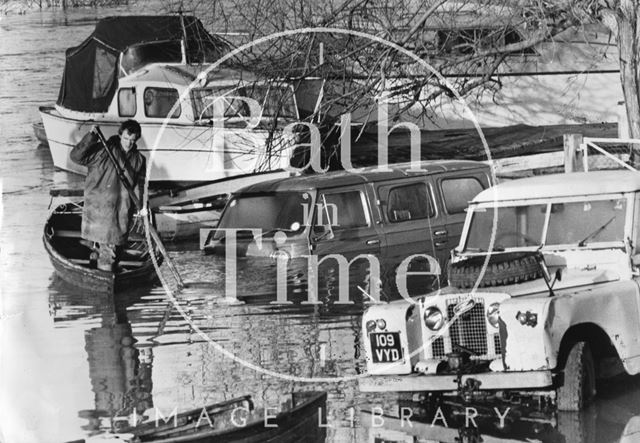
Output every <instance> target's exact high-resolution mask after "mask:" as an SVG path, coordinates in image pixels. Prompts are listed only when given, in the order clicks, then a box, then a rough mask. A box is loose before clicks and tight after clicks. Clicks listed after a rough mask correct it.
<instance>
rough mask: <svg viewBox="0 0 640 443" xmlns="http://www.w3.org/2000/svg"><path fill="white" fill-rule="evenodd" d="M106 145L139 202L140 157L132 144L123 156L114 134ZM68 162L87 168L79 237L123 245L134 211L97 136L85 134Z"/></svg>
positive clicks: (141, 181) (143, 166)
mask: <svg viewBox="0 0 640 443" xmlns="http://www.w3.org/2000/svg"><path fill="white" fill-rule="evenodd" d="M107 144H108V145H109V148H110V149H111V152H113V153H114V155H115V157H116V159H117V160H118V163H119V164H120V166H121V167H122V168H123V169H124V170H125V171H126V173H125V175H126V176H127V178H128V180H129V183H132V184H133V186H134V192H136V195H137V196H138V198H140V201H142V189H143V186H144V178H145V173H146V162H145V158H144V156H143V155H142V154H141V153H140V152H139V151H138V149H137V146H136V145H134V146H133V147H132V148H131V150H129V152H128V153H126V154H125V152H124V150H123V149H122V148H121V147H120V136H118V135H114V136H113V137H111V138H110V139H109V140H108V141H107ZM71 160H73V161H74V162H76V163H78V164H80V165H85V166H87V168H88V173H87V178H86V180H85V186H84V210H83V212H82V238H84V239H87V240H90V241H95V242H98V243H107V244H113V245H122V244H124V243H125V242H126V241H127V232H128V231H129V225H130V223H131V219H132V216H133V213H134V209H135V208H134V207H133V202H132V201H131V198H130V197H129V194H128V192H127V190H126V188H125V187H124V185H123V184H122V182H121V180H120V178H119V177H118V173H117V172H116V169H115V167H114V166H113V163H112V162H111V159H110V158H109V155H108V154H107V152H106V151H105V150H104V147H103V146H102V144H101V143H100V142H99V139H98V136H97V135H95V134H93V133H92V132H89V133H87V134H86V135H85V136H84V137H83V138H82V140H80V142H79V143H78V144H77V145H76V146H75V147H74V148H73V149H72V150H71Z"/></svg>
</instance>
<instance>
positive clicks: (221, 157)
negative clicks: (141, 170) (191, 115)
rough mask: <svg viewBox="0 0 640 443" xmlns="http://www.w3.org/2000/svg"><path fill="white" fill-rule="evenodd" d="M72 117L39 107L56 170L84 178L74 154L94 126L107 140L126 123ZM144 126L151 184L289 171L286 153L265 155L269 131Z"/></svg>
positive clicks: (103, 116)
mask: <svg viewBox="0 0 640 443" xmlns="http://www.w3.org/2000/svg"><path fill="white" fill-rule="evenodd" d="M74 114H78V115H74V116H73V117H71V116H68V115H62V114H61V113H60V112H59V110H57V109H56V108H54V107H49V106H42V107H40V116H41V118H42V122H43V124H44V128H45V131H46V137H47V141H48V144H49V149H50V150H51V157H52V158H53V164H54V166H56V167H58V168H60V169H63V170H65V171H70V172H75V173H78V174H82V175H86V173H87V169H86V167H84V166H81V165H78V164H76V163H75V162H73V161H72V160H71V158H70V156H69V154H70V153H71V150H72V149H73V147H74V146H75V145H76V144H77V143H78V142H79V141H80V140H81V139H82V137H83V136H84V135H85V134H86V133H87V132H89V130H90V129H91V127H92V126H93V125H99V126H100V129H101V130H102V132H103V133H104V135H105V137H107V138H108V137H110V136H112V135H115V134H117V133H118V128H119V126H120V123H121V121H122V119H118V120H115V119H113V118H109V116H108V115H107V114H100V115H95V114H91V115H82V113H74ZM157 120H160V119H157ZM140 125H141V127H142V137H141V139H140V140H139V141H138V150H139V151H140V152H141V153H142V154H143V155H144V156H145V157H146V158H147V162H148V164H149V165H150V176H149V180H150V181H171V182H175V181H181V182H191V181H198V182H200V181H213V180H222V179H226V178H230V177H235V176H239V175H244V174H251V173H254V172H258V171H271V170H278V169H283V168H284V167H286V166H287V165H288V159H289V152H288V151H289V150H288V149H283V148H277V149H273V150H271V152H270V153H269V155H267V153H266V149H265V148H264V147H265V146H266V145H267V139H268V137H269V131H267V130H261V129H246V128H244V127H240V128H217V127H213V126H211V125H195V124H194V125H189V124H173V123H167V124H164V122H163V121H162V120H160V121H158V122H145V121H140ZM277 140H278V141H277V142H276V144H277V145H278V146H285V145H286V142H285V141H284V139H282V138H278V139H277Z"/></svg>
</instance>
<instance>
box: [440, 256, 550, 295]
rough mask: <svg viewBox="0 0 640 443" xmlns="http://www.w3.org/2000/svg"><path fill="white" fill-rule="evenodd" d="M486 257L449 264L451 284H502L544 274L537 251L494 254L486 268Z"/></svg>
mask: <svg viewBox="0 0 640 443" xmlns="http://www.w3.org/2000/svg"><path fill="white" fill-rule="evenodd" d="M485 259H486V257H484V256H481V257H473V258H471V259H467V260H464V261H462V262H459V263H452V264H451V265H450V266H449V269H448V274H449V284H450V285H451V286H455V287H457V288H472V287H473V286H474V285H475V284H476V282H478V280H479V279H480V277H481V276H482V279H481V280H480V282H479V283H478V286H479V287H487V286H501V285H509V284H513V283H520V282H524V281H528V280H534V279H536V278H540V277H541V276H542V274H541V271H540V265H538V262H537V259H536V257H535V253H526V252H521V253H511V254H500V255H492V256H491V257H490V258H489V263H488V264H487V267H486V269H484V273H483V272H482V271H483V268H484V262H485Z"/></svg>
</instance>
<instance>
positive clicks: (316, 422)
mask: <svg viewBox="0 0 640 443" xmlns="http://www.w3.org/2000/svg"><path fill="white" fill-rule="evenodd" d="M326 402H327V393H326V392H300V393H294V394H292V397H291V398H290V399H289V400H288V401H287V402H286V403H285V404H284V405H282V407H281V409H280V411H278V409H277V408H275V407H273V408H272V407H268V408H265V409H254V406H253V401H252V400H251V396H249V395H247V396H244V397H239V398H235V399H232V400H228V401H225V402H222V403H216V404H213V405H209V406H206V407H202V408H197V409H192V410H190V411H187V412H183V413H181V414H177V415H175V416H171V417H169V418H167V419H164V418H163V419H162V420H157V419H156V420H154V419H150V420H149V421H147V422H145V423H142V424H140V425H138V426H133V427H124V428H122V429H119V430H118V432H117V433H106V434H97V435H95V436H92V437H89V438H88V439H86V440H78V441H74V442H71V443H97V442H101V443H111V442H119V443H134V442H135V443H138V442H155V443H177V442H190V443H196V442H197V443H205V442H227V443H240V442H242V443H268V442H271V443H276V442H278V443H296V442H306V443H320V442H324V441H325V439H326V429H327V425H326V424H323V421H325V420H326Z"/></svg>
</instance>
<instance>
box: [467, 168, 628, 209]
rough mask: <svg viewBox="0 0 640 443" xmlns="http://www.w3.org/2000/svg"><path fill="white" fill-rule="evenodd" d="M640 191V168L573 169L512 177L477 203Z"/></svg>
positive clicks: (478, 198)
mask: <svg viewBox="0 0 640 443" xmlns="http://www.w3.org/2000/svg"><path fill="white" fill-rule="evenodd" d="M635 191H640V172H633V171H628V170H616V171H593V172H573V173H569V174H553V175H538V176H535V177H529V178H523V179H519V180H511V181H508V182H504V183H501V184H499V185H496V186H494V187H492V188H489V189H486V190H484V191H482V192H481V193H480V194H478V195H477V196H476V197H475V198H474V199H473V202H474V203H480V202H491V201H495V200H500V201H505V200H522V199H540V198H555V197H577V196H583V195H597V194H615V193H623V192H635Z"/></svg>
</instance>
